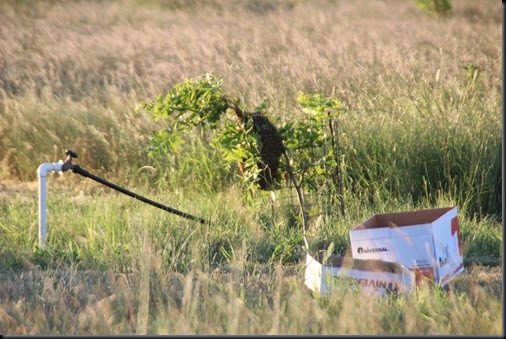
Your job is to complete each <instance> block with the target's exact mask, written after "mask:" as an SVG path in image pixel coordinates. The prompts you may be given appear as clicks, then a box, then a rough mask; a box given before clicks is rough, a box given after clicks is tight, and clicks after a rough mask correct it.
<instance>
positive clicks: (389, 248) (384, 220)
mask: <svg viewBox="0 0 506 339" xmlns="http://www.w3.org/2000/svg"><path fill="white" fill-rule="evenodd" d="M350 240H351V250H352V257H353V258H354V259H376V260H383V261H388V262H396V263H399V264H402V265H404V266H405V267H406V268H408V269H410V270H412V271H413V272H415V274H416V281H417V282H420V281H421V280H423V279H424V278H427V279H429V280H431V281H433V282H435V283H437V284H439V285H441V286H445V285H446V284H448V282H450V281H451V280H452V279H453V278H454V277H456V276H457V275H458V274H460V273H462V272H463V270H464V265H463V253H462V244H461V240H460V234H459V221H458V216H457V208H455V207H447V208H435V209H426V210H419V211H412V212H400V213H386V214H376V215H373V216H372V217H371V218H369V219H368V220H366V221H365V222H363V223H362V224H360V225H358V226H356V227H355V228H353V229H352V230H351V231H350Z"/></svg>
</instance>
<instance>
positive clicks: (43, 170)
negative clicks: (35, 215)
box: [37, 161, 62, 248]
mask: <svg viewBox="0 0 506 339" xmlns="http://www.w3.org/2000/svg"><path fill="white" fill-rule="evenodd" d="M61 167H62V162H61V161H60V162H59V163H58V162H45V163H42V164H40V166H39V168H37V176H38V179H39V247H41V248H45V247H46V244H47V226H46V210H47V206H46V195H47V194H46V176H47V173H48V172H52V171H61Z"/></svg>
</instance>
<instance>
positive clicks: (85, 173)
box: [71, 165, 208, 224]
mask: <svg viewBox="0 0 506 339" xmlns="http://www.w3.org/2000/svg"><path fill="white" fill-rule="evenodd" d="M71 169H72V172H74V173H77V174H80V175H82V176H83V177H87V178H90V179H92V180H95V181H96V182H99V183H101V184H102V185H105V186H108V187H110V188H112V189H115V190H116V191H119V192H121V193H123V194H126V195H128V196H131V197H132V198H135V199H137V200H140V201H142V202H145V203H146V204H150V205H152V206H155V207H158V208H160V209H162V210H164V211H167V212H170V213H173V214H176V215H179V216H181V217H183V218H186V219H190V220H195V221H198V222H200V223H202V224H206V223H208V221H207V220H205V219H202V218H198V217H195V216H193V215H191V214H188V213H185V212H181V211H178V210H176V209H174V208H171V207H169V206H165V205H162V204H160V203H159V202H156V201H153V200H151V199H148V198H146V197H143V196H142V195H139V194H137V193H134V192H132V191H129V190H127V189H125V188H123V187H121V186H118V185H116V184H113V183H112V182H110V181H107V180H105V179H103V178H100V177H97V176H96V175H94V174H91V173H90V172H88V171H87V170H85V169H84V168H82V167H80V166H79V165H72V167H71Z"/></svg>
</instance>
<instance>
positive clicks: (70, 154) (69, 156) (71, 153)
mask: <svg viewBox="0 0 506 339" xmlns="http://www.w3.org/2000/svg"><path fill="white" fill-rule="evenodd" d="M65 154H66V155H67V159H65V162H64V163H63V164H62V167H61V171H62V172H65V171H68V170H69V169H72V168H73V167H74V164H72V159H74V158H77V153H76V152H74V151H72V150H69V149H67V150H65Z"/></svg>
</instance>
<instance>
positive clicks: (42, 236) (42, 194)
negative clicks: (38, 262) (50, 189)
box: [39, 173, 47, 248]
mask: <svg viewBox="0 0 506 339" xmlns="http://www.w3.org/2000/svg"><path fill="white" fill-rule="evenodd" d="M44 174H45V173H44ZM46 241H47V228H46V176H45V175H39V247H40V248H45V247H46Z"/></svg>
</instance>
